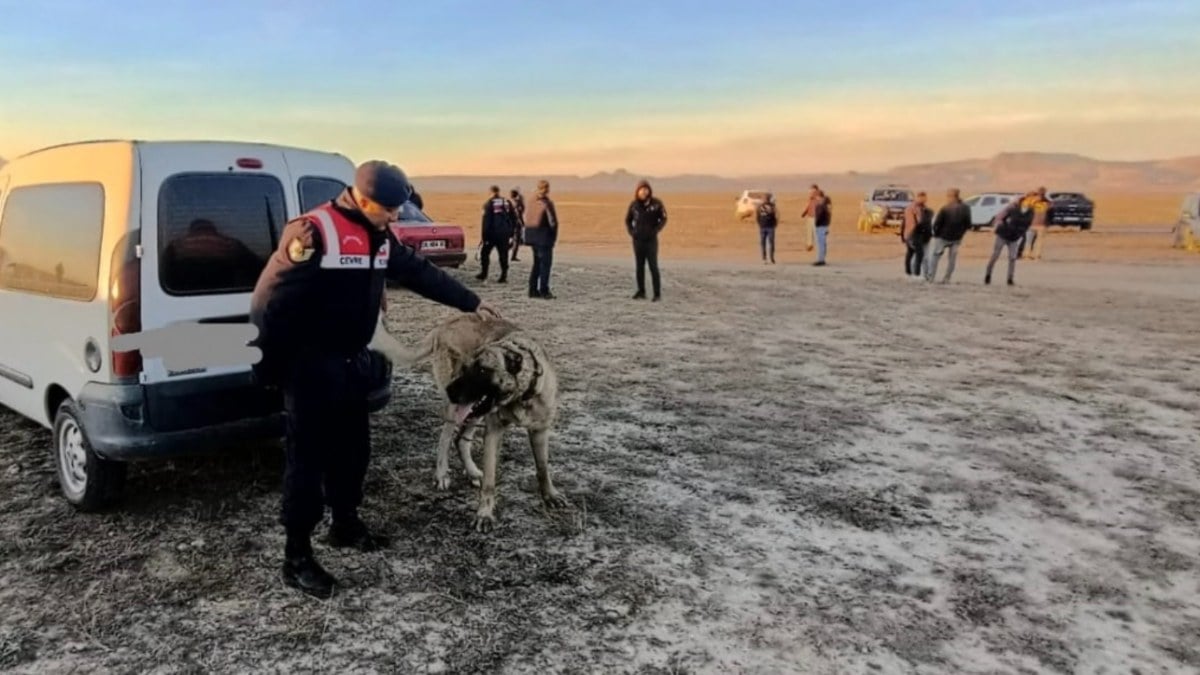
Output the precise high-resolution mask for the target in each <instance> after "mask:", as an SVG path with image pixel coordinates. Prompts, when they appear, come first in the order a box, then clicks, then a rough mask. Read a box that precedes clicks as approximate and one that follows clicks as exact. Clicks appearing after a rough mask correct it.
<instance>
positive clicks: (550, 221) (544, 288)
mask: <svg viewBox="0 0 1200 675" xmlns="http://www.w3.org/2000/svg"><path fill="white" fill-rule="evenodd" d="M524 220H525V243H526V244H527V245H528V246H529V248H531V249H533V265H531V266H530V268H529V297H531V298H542V299H544V300H553V299H554V298H555V297H556V296H555V295H554V293H552V292H551V291H550V268H551V266H552V265H553V264H554V245H555V244H556V243H558V211H557V210H556V209H555V208H554V201H553V200H552V199H550V182H549V181H546V180H539V181H538V184H537V190H536V191H534V193H533V201H531V202H530V203H529V209H528V210H527V211H526V212H525V218H524Z"/></svg>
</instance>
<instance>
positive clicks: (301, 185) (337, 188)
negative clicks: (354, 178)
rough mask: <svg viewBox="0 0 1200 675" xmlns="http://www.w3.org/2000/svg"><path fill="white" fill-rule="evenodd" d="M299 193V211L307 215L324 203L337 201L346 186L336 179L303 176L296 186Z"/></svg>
mask: <svg viewBox="0 0 1200 675" xmlns="http://www.w3.org/2000/svg"><path fill="white" fill-rule="evenodd" d="M296 187H297V188H298V190H299V192H300V211H301V212H302V213H308V212H309V211H311V210H313V209H314V208H316V207H318V206H320V205H322V204H324V203H325V202H328V201H332V200H334V199H337V197H338V195H340V194H342V190H345V189H346V184H345V183H343V182H342V181H340V180H338V179H336V178H323V177H316V176H305V177H304V178H301V179H300V181H299V182H298V183H297V184H296Z"/></svg>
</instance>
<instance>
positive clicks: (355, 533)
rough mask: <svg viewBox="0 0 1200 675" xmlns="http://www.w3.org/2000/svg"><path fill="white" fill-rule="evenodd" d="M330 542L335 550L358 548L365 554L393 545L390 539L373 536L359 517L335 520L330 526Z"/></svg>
mask: <svg viewBox="0 0 1200 675" xmlns="http://www.w3.org/2000/svg"><path fill="white" fill-rule="evenodd" d="M328 542H329V545H330V546H332V547H334V548H356V549H358V550H359V551H362V552H363V553H373V552H375V551H379V550H381V549H385V548H387V547H389V546H391V544H392V541H391V539H390V538H389V537H387V536H384V535H380V534H372V533H371V531H370V530H368V529H367V526H366V524H365V523H363V521H361V520H359V519H358V518H357V517H353V518H347V519H344V520H335V521H334V522H333V524H332V525H330V526H329V538H328Z"/></svg>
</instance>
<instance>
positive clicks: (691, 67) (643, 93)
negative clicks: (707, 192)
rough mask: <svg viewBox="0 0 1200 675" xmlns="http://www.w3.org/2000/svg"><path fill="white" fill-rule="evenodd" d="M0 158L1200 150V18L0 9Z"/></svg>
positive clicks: (643, 164)
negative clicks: (236, 147)
mask: <svg viewBox="0 0 1200 675" xmlns="http://www.w3.org/2000/svg"><path fill="white" fill-rule="evenodd" d="M0 17H3V21H0V91H2V92H4V95H3V96H0V155H3V156H10V157H11V156H13V155H15V154H18V153H20V152H24V151H27V150H30V149H32V148H35V147H39V146H41V145H46V144H49V143H57V142H63V141H69V140H74V139H78V138H91V137H138V138H160V137H161V138H167V137H170V138H180V137H190V138H197V137H206V138H207V137H218V138H234V139H253V140H266V141H275V142H286V143H295V144H301V145H306V146H313V147H322V148H328V149H333V150H339V151H342V152H346V153H347V154H349V155H350V156H351V157H352V158H354V159H356V160H358V159H365V158H367V157H368V156H372V157H375V156H380V157H387V158H389V159H391V160H392V161H396V162H397V163H399V164H401V165H402V166H404V167H405V168H406V169H408V170H410V171H411V172H413V173H415V174H428V173H459V172H462V173H466V172H492V173H503V172H539V171H540V172H547V173H549V172H562V171H566V172H572V173H587V172H590V171H595V170H604V169H612V168H616V167H626V168H630V169H632V170H636V171H642V172H651V173H660V174H661V173H682V172H688V171H697V172H721V173H757V172H774V171H790V170H845V169H852V168H858V169H873V168H881V167H886V166H891V165H894V164H898V163H910V162H922V161H936V160H944V159H954V158H960V157H966V156H980V155H988V154H992V153H994V152H999V151H1004V150H1045V151H1067V152H1082V153H1085V154H1090V155H1094V156H1099V157H1105V158H1113V159H1136V158H1143V157H1157V156H1166V155H1181V154H1193V153H1196V152H1198V150H1197V149H1196V148H1197V147H1200V145H1198V144H1200V105H1197V104H1198V103H1200V87H1197V86H1196V85H1197V83H1198V81H1200V75H1197V73H1200V29H1197V27H1198V26H1200V2H1196V1H1194V0H1174V1H1166V0H1125V1H1124V2H1116V1H1110V0H1091V1H1083V0H1065V1H1062V2H1031V1H1028V0H1010V1H1009V2H968V1H960V2H949V1H944V0H926V1H924V2H918V1H916V0H897V1H893V2H887V3H883V2H865V1H862V0H842V1H836V2H823V3H817V2H808V1H804V2H791V3H785V2H783V1H782V0H780V1H777V2H765V1H759V0H748V1H746V2H741V3H734V2H720V3H718V2H711V1H701V2H676V1H671V2H627V1H624V0H613V1H606V2H566V1H560V2H533V1H530V2H506V1H504V0H496V1H495V2H477V1H472V0H449V1H442V2H429V3H412V4H411V6H410V5H409V3H401V2H368V1H364V0H359V1H347V2H343V3H331V2H327V1H326V2H312V1H309V0H296V1H293V2H283V1H277V0H259V1H255V0H246V1H245V2H229V1H226V0H214V1H212V2H207V3H202V2H194V1H190V0H183V1H179V2H171V3H167V2H165V1H164V2H161V3H158V2H133V1H121V0H113V1H111V2H107V3H106V2H97V1H95V0H92V1H90V2H83V1H81V0H70V1H58V0H36V1H31V0H0Z"/></svg>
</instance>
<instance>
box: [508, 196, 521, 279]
mask: <svg viewBox="0 0 1200 675" xmlns="http://www.w3.org/2000/svg"><path fill="white" fill-rule="evenodd" d="M508 199H509V201H511V202H512V205H513V214H514V215H515V218H513V257H512V259H513V262H517V249H519V248H521V244H522V243H523V242H524V241H525V197H523V196H522V195H521V191H520V190H519V189H517V188H513V189H512V190H509V192H508Z"/></svg>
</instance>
